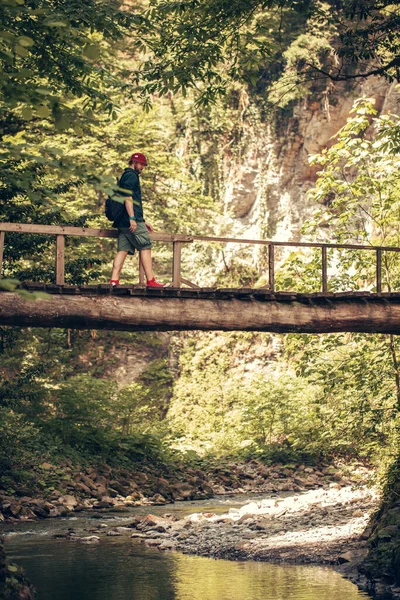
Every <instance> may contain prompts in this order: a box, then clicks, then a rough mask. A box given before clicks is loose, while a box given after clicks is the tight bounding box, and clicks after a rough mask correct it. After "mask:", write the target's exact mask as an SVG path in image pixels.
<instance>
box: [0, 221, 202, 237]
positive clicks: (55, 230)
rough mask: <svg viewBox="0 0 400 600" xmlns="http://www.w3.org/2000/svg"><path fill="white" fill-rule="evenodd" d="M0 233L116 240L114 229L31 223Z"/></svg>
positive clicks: (5, 228)
mask: <svg viewBox="0 0 400 600" xmlns="http://www.w3.org/2000/svg"><path fill="white" fill-rule="evenodd" d="M0 231H12V232H15V233H39V234H42V235H43V234H44V235H73V236H78V237H100V238H116V237H118V231H117V230H116V229H93V228H89V227H60V226H58V225H35V224H31V223H0ZM150 237H151V239H153V240H155V241H157V242H174V241H180V242H193V237H192V236H190V235H181V234H170V233H155V232H154V233H151V234H150Z"/></svg>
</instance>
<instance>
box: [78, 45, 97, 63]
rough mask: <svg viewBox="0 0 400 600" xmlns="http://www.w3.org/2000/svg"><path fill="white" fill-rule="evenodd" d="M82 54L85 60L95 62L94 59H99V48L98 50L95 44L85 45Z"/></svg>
mask: <svg viewBox="0 0 400 600" xmlns="http://www.w3.org/2000/svg"><path fill="white" fill-rule="evenodd" d="M82 53H83V55H84V56H86V57H87V58H90V59H92V60H95V59H96V58H99V56H100V48H99V46H98V45H97V44H87V45H86V46H85V47H84V48H83V52H82Z"/></svg>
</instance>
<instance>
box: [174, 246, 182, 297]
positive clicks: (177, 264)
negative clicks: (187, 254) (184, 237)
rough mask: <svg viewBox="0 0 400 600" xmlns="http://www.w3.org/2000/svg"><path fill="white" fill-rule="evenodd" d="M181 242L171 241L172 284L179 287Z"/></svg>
mask: <svg viewBox="0 0 400 600" xmlns="http://www.w3.org/2000/svg"><path fill="white" fill-rule="evenodd" d="M181 257H182V242H173V256H172V286H173V287H181Z"/></svg>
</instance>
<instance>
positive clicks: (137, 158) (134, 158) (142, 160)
mask: <svg viewBox="0 0 400 600" xmlns="http://www.w3.org/2000/svg"><path fill="white" fill-rule="evenodd" d="M129 162H138V163H140V164H142V165H144V166H145V167H147V160H146V157H145V155H144V154H141V153H140V152H135V154H132V156H131V158H130V161H129Z"/></svg>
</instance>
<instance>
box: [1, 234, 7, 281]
mask: <svg viewBox="0 0 400 600" xmlns="http://www.w3.org/2000/svg"><path fill="white" fill-rule="evenodd" d="M5 235H6V233H5V231H0V277H1V275H2V273H3V256H4V239H5Z"/></svg>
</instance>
